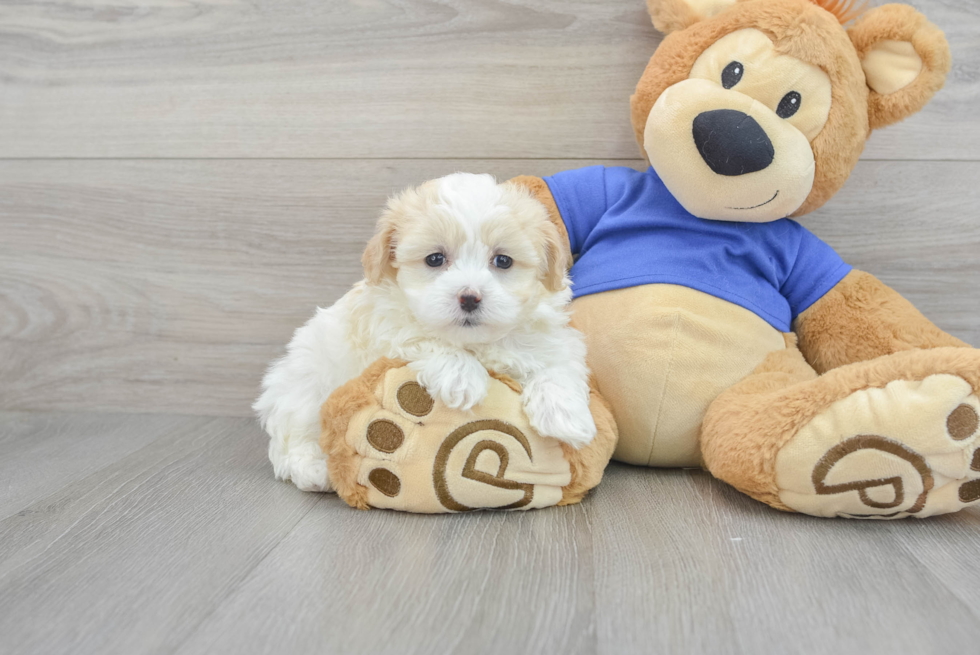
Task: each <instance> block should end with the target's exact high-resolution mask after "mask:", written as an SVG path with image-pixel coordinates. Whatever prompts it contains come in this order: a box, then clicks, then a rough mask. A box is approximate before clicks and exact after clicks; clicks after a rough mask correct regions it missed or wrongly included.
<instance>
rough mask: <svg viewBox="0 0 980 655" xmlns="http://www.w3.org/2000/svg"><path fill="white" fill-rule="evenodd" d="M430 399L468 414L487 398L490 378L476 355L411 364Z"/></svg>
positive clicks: (432, 359) (458, 354)
mask: <svg viewBox="0 0 980 655" xmlns="http://www.w3.org/2000/svg"><path fill="white" fill-rule="evenodd" d="M410 366H411V368H413V369H414V370H416V371H418V374H419V375H418V380H419V383H420V384H421V385H422V386H423V387H425V390H426V391H428V392H429V394H430V395H432V396H435V397H436V398H438V399H439V400H441V401H442V402H443V404H444V405H446V406H447V407H450V408H452V409H462V410H468V409H472V408H473V407H475V406H476V405H479V404H480V403H481V402H483V399H484V398H486V397H487V389H488V387H489V384H490V374H489V373H487V369H485V368H483V365H482V364H480V362H478V361H477V360H476V358H475V357H473V356H472V355H468V354H466V353H453V354H452V355H442V356H438V357H431V358H428V359H423V360H420V361H417V362H413V363H412V364H410Z"/></svg>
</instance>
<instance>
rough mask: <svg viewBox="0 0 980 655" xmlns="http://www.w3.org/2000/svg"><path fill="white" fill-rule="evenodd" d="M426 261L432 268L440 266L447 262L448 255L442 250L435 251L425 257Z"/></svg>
mask: <svg viewBox="0 0 980 655" xmlns="http://www.w3.org/2000/svg"><path fill="white" fill-rule="evenodd" d="M425 263H426V264H427V265H428V266H431V267H432V268H439V267H440V266H442V265H443V264H445V263H446V256H445V255H444V254H442V253H441V252H434V253H432V254H431V255H429V256H428V257H426V258H425Z"/></svg>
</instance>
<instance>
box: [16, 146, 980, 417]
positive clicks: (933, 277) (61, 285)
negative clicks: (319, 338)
mask: <svg viewBox="0 0 980 655" xmlns="http://www.w3.org/2000/svg"><path fill="white" fill-rule="evenodd" d="M590 163H593V162H579V161H567V160H544V161H533V162H528V161H519V160H518V161H514V160H493V161H475V162H474V161H455V160H450V161H431V160H413V161H402V162H398V163H392V162H379V161H373V160H361V161H351V162H337V161H274V162H270V161H254V162H247V161H206V162H205V161H195V162H189V161H180V162H175V161H85V162H77V161H70V162H64V161H62V162H52V161H32V162H0V224H2V225H3V230H4V239H2V240H0V361H3V362H4V366H3V367H2V369H0V389H2V390H3V391H2V393H0V409H8V410H19V409H48V410H50V409H63V410H72V409H97V410H107V411H139V412H161V411H164V412H166V411H172V412H181V413H195V414H205V415H237V416H247V415H249V414H250V410H249V404H250V402H251V400H252V399H253V398H254V397H255V395H256V392H257V389H258V383H259V379H260V378H261V375H262V371H263V369H264V367H265V366H266V365H267V364H268V363H269V361H271V360H272V359H273V358H274V357H275V356H277V355H278V354H280V353H282V352H283V348H284V345H285V343H286V341H287V340H288V339H289V336H290V335H291V333H292V331H293V330H294V329H295V328H296V327H297V326H299V325H300V324H302V322H304V321H305V320H306V319H307V318H308V317H309V316H310V315H311V314H312V311H313V307H314V306H315V305H318V304H319V305H328V304H330V303H332V302H334V301H335V300H336V299H337V298H338V297H340V295H342V294H343V293H344V291H346V289H348V288H349V286H350V285H351V284H352V283H353V282H355V281H356V280H357V279H359V278H360V276H361V272H360V263H359V258H360V251H361V248H362V245H363V243H364V242H365V241H366V240H367V238H368V236H369V234H370V233H371V230H372V229H373V223H374V220H375V217H376V216H377V214H378V212H379V210H380V208H381V207H382V205H383V203H384V199H385V197H386V196H387V194H389V193H390V192H392V191H394V190H396V189H399V188H401V187H403V186H406V185H408V184H414V183H418V182H420V181H422V180H425V179H430V178H433V177H437V176H440V175H444V174H446V173H449V172H453V171H455V170H473V171H489V172H492V173H494V174H496V175H497V176H498V177H500V178H507V177H510V176H512V175H515V174H518V173H530V174H539V175H544V174H550V173H553V172H556V171H559V170H563V169H566V168H571V167H574V166H579V165H583V164H590ZM607 163H615V162H607ZM633 163H634V165H637V166H639V165H640V162H633ZM978 178H980V164H978V163H956V162H926V163H922V162H863V163H861V164H860V165H859V167H858V169H857V170H856V172H855V173H854V175H853V176H852V179H851V181H850V183H849V185H848V186H847V187H846V188H845V190H844V191H843V192H842V193H841V195H840V196H839V197H838V198H836V199H834V200H833V201H832V202H831V203H830V205H828V206H827V207H826V208H824V209H822V210H821V211H820V212H818V213H815V214H814V215H812V216H809V217H807V218H806V219H805V221H804V222H805V224H806V225H807V226H809V227H810V228H811V229H813V230H814V231H815V232H816V233H817V234H818V235H820V236H821V237H823V238H825V239H826V240H827V241H828V242H829V243H830V244H831V245H833V246H835V247H836V248H837V249H838V250H839V251H840V252H841V254H842V255H843V256H844V257H845V258H846V259H847V260H848V261H850V262H851V263H852V264H854V265H855V266H857V267H859V268H863V269H866V270H869V271H871V272H873V273H875V274H877V275H879V276H880V277H881V278H882V279H883V280H884V281H885V282H887V283H889V284H891V285H893V286H894V287H895V288H897V289H898V290H899V291H900V292H902V293H904V294H906V295H907V296H908V297H909V298H910V299H911V300H912V302H914V303H916V304H917V305H918V306H919V307H921V308H922V309H923V310H924V311H925V312H926V314H927V315H929V316H930V317H931V318H932V319H933V320H935V321H936V322H937V323H938V324H939V325H940V326H941V327H943V328H944V329H946V330H949V331H950V332H952V333H953V334H955V335H957V336H959V337H960V338H963V339H966V340H967V341H969V342H971V343H974V344H980V326H978V325H977V321H976V312H975V308H976V307H977V306H980V287H978V286H977V284H976V279H975V277H976V261H977V260H976V253H977V252H978V251H980V223H977V221H976V220H975V207H976V206H977V205H978V204H980V187H978V186H977V185H976V180H977V179H978ZM924 216H925V217H930V218H931V219H932V221H933V223H932V225H924V224H923V220H922V219H923V217H924Z"/></svg>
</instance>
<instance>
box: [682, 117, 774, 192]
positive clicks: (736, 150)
mask: <svg viewBox="0 0 980 655" xmlns="http://www.w3.org/2000/svg"><path fill="white" fill-rule="evenodd" d="M694 144H695V145H696V146H697V148H698V152H700V153H701V158H702V159H704V163H706V164H707V165H708V167H709V168H710V169H711V170H713V171H714V172H715V173H717V174H718V175H728V176H734V175H746V174H747V173H755V172H756V171H761V170H763V169H764V168H766V167H767V166H769V164H771V163H772V160H773V157H774V156H775V154H776V152H775V150H774V149H773V147H772V141H770V140H769V135H768V134H766V131H765V130H764V129H762V126H761V125H759V124H758V123H756V122H755V119H754V118H752V117H751V116H749V115H748V114H743V113H742V112H740V111H735V110H734V109H716V110H714V111H706V112H704V113H703V114H699V115H698V117H697V118H695V119H694Z"/></svg>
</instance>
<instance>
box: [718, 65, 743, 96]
mask: <svg viewBox="0 0 980 655" xmlns="http://www.w3.org/2000/svg"><path fill="white" fill-rule="evenodd" d="M744 73H745V66H743V65H742V64H741V63H739V62H737V61H733V62H732V63H730V64H728V65H727V66H725V70H723V71H722V72H721V85H722V86H723V87H725V88H726V89H730V88H732V87H733V86H735V85H736V84H738V83H739V82H741V81H742V75H743V74H744Z"/></svg>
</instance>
